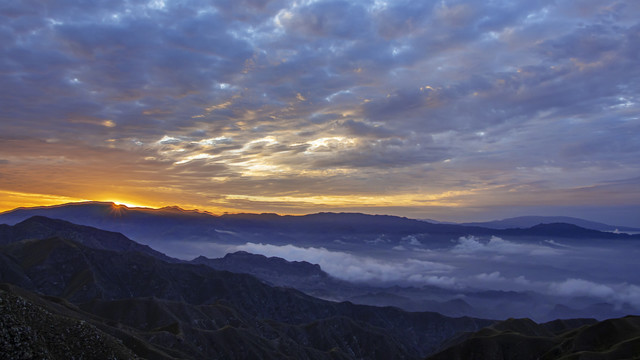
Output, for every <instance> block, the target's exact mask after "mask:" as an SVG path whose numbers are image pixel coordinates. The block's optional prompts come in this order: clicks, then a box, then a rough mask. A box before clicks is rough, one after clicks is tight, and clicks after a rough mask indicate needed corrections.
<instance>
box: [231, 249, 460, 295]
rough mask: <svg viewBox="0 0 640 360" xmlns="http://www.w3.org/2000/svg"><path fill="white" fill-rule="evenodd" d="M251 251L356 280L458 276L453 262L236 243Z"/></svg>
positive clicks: (427, 280)
mask: <svg viewBox="0 0 640 360" xmlns="http://www.w3.org/2000/svg"><path fill="white" fill-rule="evenodd" d="M236 249H237V250H243V251H247V252H251V253H257V254H262V255H265V256H277V257H282V258H284V259H287V260H289V261H303V260H304V261H308V262H310V263H313V264H319V265H320V266H321V267H322V269H323V270H324V271H326V272H327V273H329V274H330V275H332V276H334V277H336V278H339V279H343V280H348V281H355V282H368V281H376V282H395V283H418V284H434V285H435V284H448V285H452V284H453V283H454V280H453V279H452V278H448V277H446V276H444V277H443V276H442V275H441V274H443V273H448V272H450V271H452V270H453V269H454V267H453V266H451V265H447V264H442V263H437V262H432V261H425V260H419V259H412V258H409V259H404V260H403V261H397V260H388V261H387V260H382V259H376V258H371V257H366V256H357V255H353V254H350V253H346V252H340V251H331V250H327V249H325V248H322V247H319V248H316V247H309V248H302V247H298V246H295V245H291V244H289V245H282V246H280V245H271V244H261V243H260V244H257V243H246V244H244V245H240V246H237V247H236Z"/></svg>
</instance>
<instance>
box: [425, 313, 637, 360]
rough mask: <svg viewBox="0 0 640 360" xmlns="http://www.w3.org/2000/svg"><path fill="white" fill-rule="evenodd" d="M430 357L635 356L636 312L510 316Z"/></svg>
mask: <svg viewBox="0 0 640 360" xmlns="http://www.w3.org/2000/svg"><path fill="white" fill-rule="evenodd" d="M449 345H450V346H449V347H448V348H447V349H445V350H443V351H441V352H439V353H437V354H435V355H433V356H430V357H428V359H429V360H439V359H447V360H457V359H461V360H462V359H465V360H480V359H482V360H493V359H500V360H503V359H504V360H511V359H522V360H527V359H540V360H553V359H601V360H609V359H610V360H614V359H615V360H619V359H639V358H640V317H638V316H626V317H623V318H618V319H609V320H605V321H601V322H596V321H595V320H589V319H582V320H581V319H574V320H556V321H552V322H549V323H544V324H536V323H534V322H533V321H531V320H529V319H509V320H506V321H504V322H499V323H496V324H494V325H491V326H489V327H487V328H484V329H482V330H480V331H478V332H475V333H473V334H468V335H466V336H462V337H460V338H458V339H456V340H454V341H451V342H450V343H449Z"/></svg>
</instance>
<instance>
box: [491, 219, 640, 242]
mask: <svg viewBox="0 0 640 360" xmlns="http://www.w3.org/2000/svg"><path fill="white" fill-rule="evenodd" d="M496 231H498V230H496ZM499 231H500V233H499V234H501V235H503V236H553V237H563V238H587V239H631V238H636V239H637V238H640V236H638V235H628V234H616V233H610V232H602V231H598V230H591V229H585V228H581V227H579V226H577V225H573V224H565V223H553V224H539V225H535V226H532V227H530V228H528V229H505V230H499Z"/></svg>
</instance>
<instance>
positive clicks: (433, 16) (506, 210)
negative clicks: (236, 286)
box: [0, 0, 640, 226]
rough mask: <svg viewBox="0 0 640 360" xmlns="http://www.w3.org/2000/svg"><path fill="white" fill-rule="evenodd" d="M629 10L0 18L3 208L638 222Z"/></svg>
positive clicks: (235, 8)
mask: <svg viewBox="0 0 640 360" xmlns="http://www.w3.org/2000/svg"><path fill="white" fill-rule="evenodd" d="M638 19H640V2H638V1H635V0H628V1H615V0H614V1H606V2H603V1H597V0H571V1H569V0H555V1H551V0H549V1H546V0H537V1H534V0H529V1H518V2H516V1H500V0H496V1H469V0H467V1H381V0H374V1H359V0H355V1H324V0H317V1H313V0H309V1H303V0H300V1H287V0H282V1H281V0H273V1H269V0H233V1H231V0H226V1H223V0H221V1H198V0H181V1H172V0H164V1H162V0H152V1H111V0H109V1H106V0H105V1H89V2H88V1H80V0H65V1H56V2H55V3H51V2H45V1H35V0H34V1H32V0H24V1H4V2H2V3H1V4H0V53H1V55H0V210H8V209H11V208H14V207H17V206H37V205H49V204H55V203H63V202H70V201H79V200H100V201H105V200H107V201H109V200H110V201H116V202H119V203H124V204H131V205H141V206H152V207H161V206H169V205H178V206H181V207H184V208H197V209H202V210H208V211H212V212H214V213H222V212H277V213H282V214H302V213H312V212H318V211H360V212H366V213H380V214H394V215H402V216H408V217H412V218H430V219H437V220H446V221H471V220H491V219H497V218H504V217H509V216H515V215H526V214H529V215H567V216H577V217H583V218H586V219H591V220H597V221H603V222H608V223H614V224H616V225H618V224H619V225H631V226H640V215H639V214H640V161H638V159H640V105H639V104H638V101H640V99H639V96H640V95H639V94H640V60H639V59H640V20H638Z"/></svg>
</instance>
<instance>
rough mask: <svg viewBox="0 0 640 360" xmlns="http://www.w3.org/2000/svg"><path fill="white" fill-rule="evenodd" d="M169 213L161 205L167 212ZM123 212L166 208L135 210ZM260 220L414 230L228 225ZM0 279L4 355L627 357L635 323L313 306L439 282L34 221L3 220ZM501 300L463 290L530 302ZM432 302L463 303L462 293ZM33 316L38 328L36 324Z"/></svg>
mask: <svg viewBox="0 0 640 360" xmlns="http://www.w3.org/2000/svg"><path fill="white" fill-rule="evenodd" d="M94 209H95V208H94ZM129 210H130V209H125V211H129ZM176 211H178V210H176V209H165V210H162V212H168V213H169V214H171V215H170V217H173V216H174V215H175V214H176ZM178 214H181V212H179V211H178ZM14 215H15V214H14ZM132 215H133V216H134V217H136V216H140V217H142V218H144V217H145V216H146V217H148V218H151V219H154V216H158V215H161V216H166V214H165V215H163V214H162V213H160V214H158V213H155V212H153V211H151V215H149V214H148V213H147V212H146V210H145V211H144V212H141V213H138V212H136V211H135V210H134V211H133V214H132ZM183 215H184V216H186V218H188V219H194V218H198V219H209V218H208V217H209V216H210V215H208V214H201V213H189V212H188V213H187V214H183ZM338 215H341V216H338ZM177 216H180V215H177ZM191 216H193V218H192V217H191ZM205 216H206V217H205ZM265 217H266V218H270V219H271V220H274V221H275V225H273V223H272V225H270V226H271V230H273V229H274V228H275V229H278V230H282V229H285V228H289V229H290V228H291V227H293V228H296V227H298V228H305V229H308V227H307V226H310V227H312V228H313V227H314V226H320V225H319V224H324V225H325V226H326V225H327V222H326V221H328V220H326V219H327V218H328V219H331V220H340V219H342V222H340V221H338V223H337V224H336V227H334V228H331V229H328V231H335V232H336V233H340V234H343V233H345V232H347V233H349V232H351V233H358V232H360V231H365V230H362V229H361V226H363V225H364V223H366V222H367V221H371V220H372V219H375V220H380V222H382V223H384V222H387V223H386V225H385V226H391V227H392V228H393V226H392V225H393V224H397V223H404V224H413V225H415V224H414V223H413V221H411V220H408V219H403V218H394V217H381V218H377V217H372V218H371V217H367V215H361V214H348V215H344V214H317V216H316V217H308V218H303V220H304V221H302V222H303V224H300V223H297V224H296V223H295V222H296V221H298V220H300V219H293V220H292V219H290V218H284V219H283V217H279V216H275V215H236V216H232V217H230V219H231V220H229V222H228V223H227V224H229V223H232V224H234V225H233V226H234V227H236V228H241V227H245V228H252V229H254V230H255V229H256V228H265V227H269V224H268V223H269V222H268V221H265ZM358 220H359V221H360V223H358ZM157 221H158V220H157V219H155V220H153V221H151V222H152V223H156V222H157ZM207 221H210V219H209V220H207ZM225 221H226V220H225ZM323 221H325V222H324V223H323ZM278 222H280V223H279V224H278ZM291 222H293V224H291ZM304 222H308V223H306V224H304ZM238 223H240V224H242V225H238ZM354 224H355V225H354ZM415 226H417V225H415ZM374 227H375V226H374ZM230 228H231V226H230V225H227V227H226V228H222V231H231V230H229V229H230ZM380 229H381V228H380ZM380 229H377V230H376V231H378V230H380ZM448 229H454V230H455V229H456V228H455V227H453V228H451V227H449V228H448ZM458 229H459V228H458ZM472 229H475V228H472ZM520 230H521V229H520ZM520 230H518V229H510V230H508V231H507V232H505V233H504V234H508V233H509V232H512V233H513V234H514V235H513V236H534V235H532V234H542V233H548V232H553V233H554V234H564V235H563V236H572V234H583V235H584V234H588V235H589V234H594V233H593V231H592V230H586V229H583V228H579V227H576V226H573V225H567V224H556V225H552V226H534V227H532V228H529V229H525V230H526V231H525V234H526V235H521V234H522V232H521V231H520ZM214 231H216V232H217V229H214ZM295 231H299V230H295ZM314 231H320V228H317V229H316V230H314ZM396 231H400V230H396ZM456 231H458V230H456ZM222 234H224V233H222ZM613 235H614V236H617V234H613ZM614 238H620V239H633V238H634V237H628V236H627V237H624V236H623V237H614ZM0 282H3V283H5V284H4V285H0V312H1V315H2V316H0V321H2V324H1V325H2V326H0V328H1V329H2V330H1V331H0V345H1V346H2V350H3V352H4V353H5V354H8V355H7V356H9V357H10V358H30V357H47V358H51V359H62V358H68V356H69V355H70V354H71V355H72V356H75V357H78V358H80V357H91V356H94V357H95V356H96V354H101V355H105V356H109V357H110V358H150V359H199V358H225V359H226V358H228V359H252V358H263V359H287V358H289V359H420V358H425V357H429V359H520V358H524V359H528V358H531V359H534V358H538V357H540V358H543V359H559V358H572V356H575V354H577V353H580V352H585V351H586V352H589V353H590V354H593V356H594V358H602V359H614V358H615V359H617V358H624V357H623V356H632V355H633V354H637V352H634V351H636V350H634V349H637V342H638V340H637V339H638V320H637V319H638V317H632V316H629V317H625V318H619V319H611V320H607V321H604V322H597V321H596V320H593V319H576V320H563V321H554V322H549V323H542V324H536V323H535V322H533V321H531V320H529V319H509V320H507V321H503V322H495V321H493V320H484V319H480V318H471V317H458V318H452V317H447V316H443V315H440V314H438V313H435V312H406V311H403V310H400V309H399V308H394V307H377V306H367V305H356V304H354V303H353V302H335V301H327V300H321V299H318V298H315V297H312V296H309V295H307V294H308V293H310V292H313V291H316V292H318V293H322V291H325V290H327V289H331V288H335V289H336V292H335V293H340V292H344V293H345V294H349V293H350V291H352V293H351V295H349V296H351V297H352V299H353V300H354V301H357V302H360V303H364V304H366V303H372V304H378V303H380V302H383V303H384V302H396V303H403V302H405V301H407V299H408V298H403V296H401V295H398V294H403V293H404V294H408V293H411V292H415V291H417V292H428V293H430V294H432V295H433V294H437V293H438V292H442V291H446V290H444V289H441V288H436V287H425V288H424V289H411V288H398V287H394V288H387V289H381V288H376V287H373V286H370V287H366V286H364V285H354V284H352V283H349V282H346V281H343V280H339V279H335V278H333V277H331V276H330V275H328V274H327V273H326V272H324V271H323V270H322V268H320V267H319V266H318V265H316V264H311V263H309V262H305V261H297V262H291V261H287V260H284V259H281V258H277V257H266V256H263V255H257V254H251V253H248V252H244V251H240V252H235V253H231V254H227V255H225V256H224V257H221V258H207V257H204V256H199V257H196V258H194V259H192V260H188V261H187V260H182V259H176V258H172V257H170V256H167V255H165V254H163V253H161V252H159V251H157V250H154V249H153V248H151V247H149V246H148V245H141V244H139V243H137V242H135V241H133V240H131V239H129V238H128V237H126V236H125V235H123V234H121V233H118V232H113V231H106V230H101V229H98V228H95V227H91V226H87V225H78V224H74V223H72V222H69V221H65V220H58V219H51V218H47V217H44V216H33V217H30V218H27V219H25V220H23V221H21V222H18V223H16V224H14V225H0ZM298 289H303V290H305V289H306V290H305V292H306V293H307V294H305V292H300V291H299V290H298ZM363 291H364V293H363ZM335 293H334V294H335ZM468 295H469V294H468ZM508 295H509V294H507V293H498V292H495V294H494V295H492V294H490V293H489V292H486V293H478V294H476V295H473V296H475V297H477V298H480V297H491V296H497V297H498V298H500V299H504V300H506V299H508V297H509V296H511V297H514V296H515V297H516V298H514V300H515V301H519V299H520V298H522V297H523V296H524V297H525V298H526V296H527V295H525V294H521V293H513V294H511V295H509V296H508ZM473 296H472V297H473ZM409 302H411V301H410V299H409ZM432 305H433V306H434V307H437V305H438V304H435V303H434V304H432ZM440 305H442V306H443V308H445V309H455V308H457V309H460V310H462V309H466V308H468V307H470V305H469V304H468V303H466V302H465V301H464V300H461V299H458V300H452V301H449V302H448V303H447V304H446V306H444V305H443V304H440ZM43 318H44V319H47V320H46V325H44V323H43V322H41V321H39V320H38V319H43ZM611 329H613V330H611ZM591 343H593V344H595V345H590V344H591ZM91 354H93V355H91ZM629 354H631V355H629ZM597 356H601V357H597ZM616 356H617V357H616ZM621 356H622V357H621Z"/></svg>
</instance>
